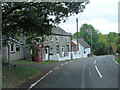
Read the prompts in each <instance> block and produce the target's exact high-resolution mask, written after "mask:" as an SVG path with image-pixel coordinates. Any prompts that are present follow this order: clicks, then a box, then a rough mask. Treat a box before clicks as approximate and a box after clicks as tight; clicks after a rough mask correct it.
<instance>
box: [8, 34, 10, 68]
mask: <svg viewBox="0 0 120 90" xmlns="http://www.w3.org/2000/svg"><path fill="white" fill-rule="evenodd" d="M8 68H10V38H9V35H8Z"/></svg>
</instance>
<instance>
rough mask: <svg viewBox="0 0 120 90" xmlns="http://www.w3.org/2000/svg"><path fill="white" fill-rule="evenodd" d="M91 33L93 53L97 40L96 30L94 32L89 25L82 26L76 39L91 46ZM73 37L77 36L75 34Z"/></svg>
mask: <svg viewBox="0 0 120 90" xmlns="http://www.w3.org/2000/svg"><path fill="white" fill-rule="evenodd" d="M91 33H92V47H93V48H92V51H93V52H95V49H96V43H95V42H97V39H98V36H97V34H98V30H96V29H95V28H94V27H93V26H92V25H91V24H90V25H89V24H86V23H85V24H83V25H82V26H81V27H80V31H79V32H78V37H79V38H83V39H84V40H85V41H86V42H87V43H88V44H89V45H91ZM74 35H77V33H75V34H74Z"/></svg>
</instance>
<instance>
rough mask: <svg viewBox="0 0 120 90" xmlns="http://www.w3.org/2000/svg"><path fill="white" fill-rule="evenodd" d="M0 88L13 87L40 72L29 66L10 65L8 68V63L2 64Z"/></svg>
mask: <svg viewBox="0 0 120 90" xmlns="http://www.w3.org/2000/svg"><path fill="white" fill-rule="evenodd" d="M2 66H3V67H2V79H3V84H2V85H3V87H2V88H14V87H16V86H17V85H20V84H22V83H24V82H25V81H26V80H28V79H31V78H33V77H35V76H36V75H38V74H39V73H40V70H39V69H36V68H31V67H20V66H17V67H14V66H13V65H11V67H10V69H9V68H8V64H7V63H4V62H3V64H2Z"/></svg>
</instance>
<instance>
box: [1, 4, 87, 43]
mask: <svg viewBox="0 0 120 90" xmlns="http://www.w3.org/2000/svg"><path fill="white" fill-rule="evenodd" d="M86 4H88V2H54V3H52V2H4V3H2V4H1V5H2V29H3V33H2V34H3V35H4V36H8V35H9V36H10V37H12V38H14V39H19V38H18V37H21V35H22V36H23V37H26V40H27V42H28V43H29V44H30V43H31V42H30V41H31V40H32V39H33V38H35V37H37V36H41V37H44V35H50V34H51V30H52V28H53V26H54V25H56V24H59V23H60V22H61V21H63V22H65V21H66V20H67V18H68V17H69V16H71V15H73V14H78V13H79V12H83V10H84V9H85V5H86Z"/></svg>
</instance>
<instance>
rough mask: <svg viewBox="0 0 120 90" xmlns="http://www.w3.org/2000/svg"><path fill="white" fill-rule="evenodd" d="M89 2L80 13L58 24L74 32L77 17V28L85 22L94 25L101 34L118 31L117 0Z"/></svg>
mask: <svg viewBox="0 0 120 90" xmlns="http://www.w3.org/2000/svg"><path fill="white" fill-rule="evenodd" d="M89 1H90V4H87V5H86V9H85V10H84V12H83V13H82V14H78V15H76V16H71V17H69V18H68V20H67V21H66V22H65V23H61V24H59V25H58V26H60V27H61V28H62V29H64V30H65V31H67V32H71V33H72V34H73V33H75V32H76V18H78V23H79V28H80V27H81V25H82V24H84V23H87V24H91V25H92V26H94V28H95V29H98V30H99V31H100V32H101V33H103V34H108V33H109V32H117V33H118V1H119V0H89Z"/></svg>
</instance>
